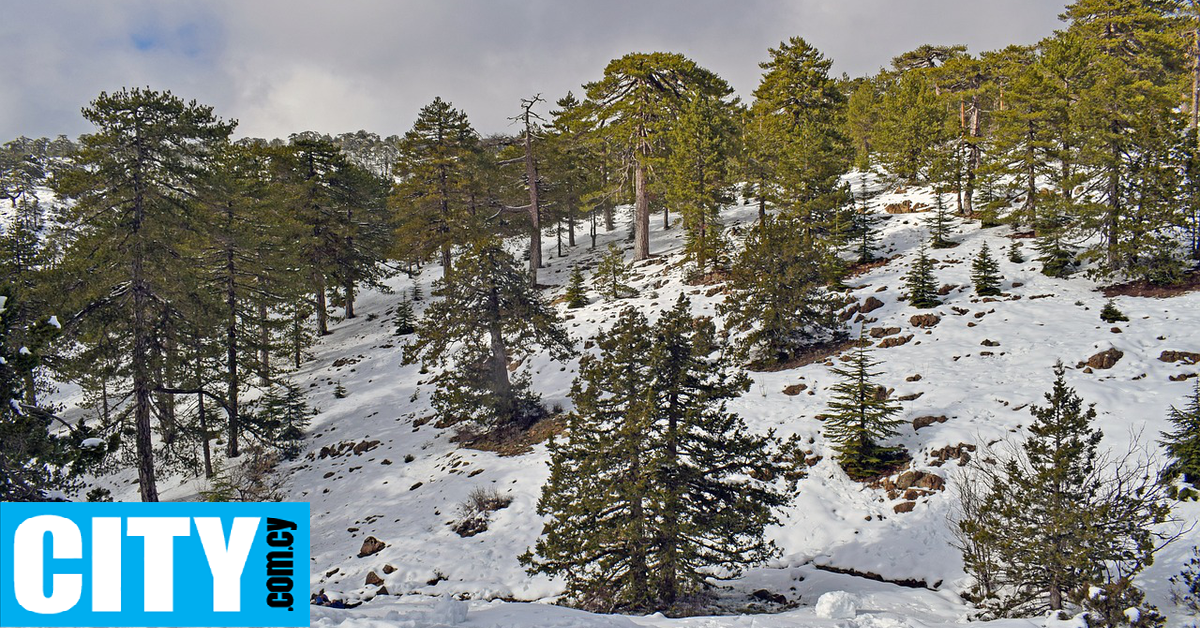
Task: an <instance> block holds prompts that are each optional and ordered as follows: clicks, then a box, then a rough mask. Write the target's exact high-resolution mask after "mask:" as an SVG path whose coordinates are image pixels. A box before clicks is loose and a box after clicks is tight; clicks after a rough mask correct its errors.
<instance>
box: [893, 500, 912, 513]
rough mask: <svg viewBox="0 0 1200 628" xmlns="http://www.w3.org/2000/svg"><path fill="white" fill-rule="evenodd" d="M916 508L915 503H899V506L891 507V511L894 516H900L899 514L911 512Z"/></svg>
mask: <svg viewBox="0 0 1200 628" xmlns="http://www.w3.org/2000/svg"><path fill="white" fill-rule="evenodd" d="M916 507H917V502H900V503H899V504H896V505H895V506H892V510H893V511H894V512H895V513H896V514H900V513H904V512H912V511H913V508H916Z"/></svg>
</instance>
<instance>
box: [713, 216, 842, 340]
mask: <svg viewBox="0 0 1200 628" xmlns="http://www.w3.org/2000/svg"><path fill="white" fill-rule="evenodd" d="M834 278H836V272H835V270H834V262H833V261H832V260H831V256H830V255H828V254H826V253H824V252H823V251H821V250H818V249H816V248H814V246H813V244H812V243H811V242H809V241H808V240H807V239H806V238H805V236H804V230H803V228H802V226H801V225H799V224H797V221H795V220H792V219H787V218H783V217H774V218H771V219H769V220H767V221H766V222H765V223H763V222H760V223H756V224H755V225H754V226H753V227H752V228H751V231H750V233H749V234H748V235H747V236H746V240H745V242H744V245H743V248H742V251H741V252H740V253H739V254H738V256H737V258H736V259H735V261H734V263H733V266H732V268H731V269H730V281H729V284H728V285H729V287H730V290H731V294H730V295H729V296H728V297H727V298H726V299H725V301H724V303H722V304H721V306H720V311H721V313H722V314H723V315H724V316H725V317H726V324H727V325H728V327H729V329H730V330H733V331H736V332H738V333H742V334H745V335H744V337H743V343H744V345H745V347H746V348H747V349H748V350H749V353H750V355H751V357H752V358H753V359H755V360H761V361H762V362H765V363H768V364H780V363H784V362H787V361H788V360H790V359H792V358H793V357H795V356H796V355H797V354H798V353H799V352H800V351H802V350H803V349H804V348H805V347H806V346H808V345H811V344H814V343H819V342H825V341H829V340H836V339H839V338H841V337H842V335H843V330H842V324H841V322H839V321H838V319H837V317H836V316H835V315H834V299H833V296H832V295H831V294H830V292H829V291H828V289H827V288H826V284H827V283H828V282H829V281H830V280H831V279H834Z"/></svg>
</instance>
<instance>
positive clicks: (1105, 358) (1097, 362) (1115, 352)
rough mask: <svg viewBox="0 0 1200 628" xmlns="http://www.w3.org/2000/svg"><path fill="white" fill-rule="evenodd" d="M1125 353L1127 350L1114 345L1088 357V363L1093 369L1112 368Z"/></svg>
mask: <svg viewBox="0 0 1200 628" xmlns="http://www.w3.org/2000/svg"><path fill="white" fill-rule="evenodd" d="M1124 355H1125V352H1123V351H1121V350H1120V349H1117V348H1115V347H1113V348H1110V349H1108V350H1106V351H1101V352H1100V353H1097V354H1096V355H1093V356H1092V357H1090V358H1088V361H1087V365H1088V366H1089V367H1091V368H1093V369H1110V368H1112V367H1113V366H1114V365H1115V364H1116V363H1117V361H1118V360H1120V359H1121V357H1122V356H1124Z"/></svg>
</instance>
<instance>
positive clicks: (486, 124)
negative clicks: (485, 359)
mask: <svg viewBox="0 0 1200 628" xmlns="http://www.w3.org/2000/svg"><path fill="white" fill-rule="evenodd" d="M0 6H2V8H3V15H4V19H3V20H0V58H3V59H4V63H3V64H0V84H2V85H3V86H4V87H3V90H2V91H0V138H4V139H7V138H11V137H15V136H17V135H21V134H24V135H53V134H57V133H66V134H68V135H76V134H78V133H81V132H86V131H87V130H88V126H87V124H86V122H85V121H84V120H83V119H82V118H81V117H80V115H79V108H80V107H82V106H84V105H86V104H87V102H88V101H89V100H91V99H92V98H94V97H95V95H96V94H98V93H99V92H100V91H101V90H114V89H119V88H121V87H124V86H135V85H149V86H151V87H154V88H156V89H170V90H172V91H173V92H175V93H176V94H178V95H180V96H183V97H186V98H195V99H197V100H199V101H201V102H203V103H205V104H210V105H213V106H214V107H216V109H217V112H218V113H219V114H220V115H222V116H224V117H230V118H237V119H239V121H240V127H239V131H238V132H239V134H240V135H252V136H265V137H278V136H286V135H287V134H288V133H291V132H295V131H301V130H319V131H324V132H330V133H338V132H342V131H350V130H357V129H359V128H366V129H369V130H373V131H376V132H378V133H380V134H384V135H387V134H392V133H400V132H403V131H404V129H406V128H407V127H408V126H409V125H410V124H411V123H412V120H413V118H414V117H415V115H416V112H417V110H418V109H419V108H420V107H421V106H423V105H424V104H426V103H428V102H429V101H430V100H432V99H433V97H434V96H439V95H440V96H442V97H443V98H445V99H447V100H449V101H451V102H453V103H455V105H457V106H458V107H460V108H462V109H464V110H466V111H467V113H468V114H469V115H470V116H471V119H472V121H473V122H474V124H475V125H476V127H477V128H479V129H480V130H481V131H482V132H496V131H503V130H505V129H506V128H507V125H508V123H507V120H506V118H507V117H508V116H509V115H512V113H514V112H515V110H516V108H517V103H518V101H519V99H520V98H521V97H523V96H529V95H532V94H534V93H539V92H540V93H542V94H544V95H545V97H547V98H557V97H559V96H561V95H563V94H565V93H566V91H567V90H570V89H573V90H575V91H576V92H577V93H578V92H579V91H580V85H581V84H582V83H584V82H587V81H591V80H595V79H597V78H599V77H600V75H601V73H602V71H603V68H604V65H605V64H606V63H607V62H608V60H609V59H612V58H614V57H616V56H620V55H621V54H624V53H626V52H631V51H651V50H669V51H675V52H681V53H683V54H685V55H687V56H689V57H691V58H693V59H695V60H696V61H697V62H698V63H700V64H702V65H704V66H706V67H708V68H710V69H712V70H714V71H716V72H717V73H718V74H720V75H721V76H723V77H725V78H726V80H728V81H729V82H730V83H731V84H732V85H733V86H734V88H735V89H737V90H738V92H739V94H741V95H742V96H743V97H748V96H749V95H750V92H752V91H753V89H754V87H755V85H756V84H757V82H758V77H759V68H758V65H757V64H758V63H759V62H760V61H762V60H763V59H764V58H765V57H766V50H767V48H768V47H769V46H775V45H777V44H778V43H779V42H780V41H781V40H783V39H786V38H787V37H790V36H794V35H799V36H801V37H804V38H806V39H808V40H809V41H810V42H811V43H812V44H813V45H815V46H817V47H818V48H820V49H821V50H822V51H824V52H825V54H826V55H827V56H829V57H830V58H832V59H833V60H834V70H835V71H836V72H847V73H849V74H851V75H859V74H865V73H871V72H874V71H875V70H877V69H878V68H879V67H881V66H884V65H887V63H888V61H889V60H890V59H891V57H892V56H894V55H896V54H898V53H900V52H903V51H905V50H909V49H911V48H914V47H916V46H917V45H919V44H921V43H927V42H940V43H965V44H968V45H969V46H970V47H971V49H972V50H973V51H976V52H978V51H982V50H988V49H992V48H997V47H1001V46H1004V45H1006V44H1008V43H1032V42H1035V41H1037V40H1038V39H1041V38H1042V37H1045V36H1047V35H1049V34H1050V33H1051V32H1052V30H1053V29H1055V28H1057V27H1058V24H1059V23H1058V21H1057V19H1056V15H1057V14H1058V13H1060V12H1061V11H1062V6H1061V5H1057V4H1055V3H1053V2H1046V0H1005V1H999V2H998V1H995V0H993V1H987V0H908V1H898V0H857V1H854V0H842V1H837V0H805V1H787V0H744V1H741V2H720V1H716V0H641V1H635V0H617V1H612V2H598V1H591V2H589V1H585V0H531V1H518V0H491V1H489V0H443V1H422V2H412V1H401V2H383V1H369V0H341V1H338V2H328V1H322V0H259V1H247V0H219V1H211V2H201V1H197V0H182V1H176V2H170V3H163V2H152V1H151V0H120V1H114V2H86V3H84V2H67V1H65V0H41V1H39V2H18V1H17V0H0ZM139 48H141V49H139Z"/></svg>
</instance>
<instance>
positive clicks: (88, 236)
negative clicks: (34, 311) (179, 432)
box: [55, 89, 234, 501]
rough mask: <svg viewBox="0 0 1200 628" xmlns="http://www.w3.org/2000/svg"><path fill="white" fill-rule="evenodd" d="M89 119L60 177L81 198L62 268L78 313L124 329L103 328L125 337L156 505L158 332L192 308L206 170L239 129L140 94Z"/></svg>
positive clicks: (111, 100) (108, 100)
mask: <svg viewBox="0 0 1200 628" xmlns="http://www.w3.org/2000/svg"><path fill="white" fill-rule="evenodd" d="M84 117H85V118H87V119H88V120H89V121H90V122H92V123H93V124H94V125H96V127H97V130H96V132H95V133H93V134H90V135H85V136H83V137H82V138H81V142H82V145H83V147H82V148H81V150H80V153H79V154H78V156H77V157H76V158H75V161H76V163H77V165H78V167H77V168H75V169H72V170H70V171H68V172H66V173H63V175H61V176H58V177H55V185H56V187H57V191H58V193H59V195H60V196H62V197H64V198H70V199H73V200H74V201H75V202H74V204H73V206H72V207H71V208H70V210H69V215H68V216H67V217H66V218H67V222H68V223H71V224H72V225H73V226H74V228H75V229H76V230H77V237H76V238H75V239H74V240H73V241H72V242H71V244H70V247H69V249H68V250H67V252H66V254H65V257H66V259H65V260H64V264H66V265H68V266H70V267H71V268H72V271H71V275H72V276H74V277H77V278H80V279H79V280H77V281H76V283H75V284H74V285H72V286H71V287H70V289H69V292H70V293H71V297H72V298H73V299H76V300H78V301H79V302H80V309H84V308H85V307H86V308H89V309H92V310H95V309H96V308H106V307H107V308H115V309H116V310H117V311H119V312H120V315H119V316H116V317H115V319H116V320H117V322H118V324H119V325H120V327H119V328H118V329H114V328H113V327H111V326H109V328H108V330H107V331H110V332H114V333H117V334H119V337H120V340H119V342H120V346H121V349H120V351H121V354H122V355H123V356H124V360H125V361H126V364H128V367H129V368H128V373H129V383H130V385H131V387H132V391H131V394H132V397H131V401H132V405H133V419H134V420H133V424H134V430H135V447H136V450H137V459H138V483H139V486H140V489H141V497H142V500H143V501H157V500H158V490H157V486H156V482H155V471H154V453H153V447H152V440H151V418H152V415H154V414H161V413H159V412H157V411H156V409H155V407H154V405H155V404H154V401H153V395H154V394H155V389H156V388H157V387H158V382H156V381H155V380H156V377H155V375H156V373H157V372H158V371H159V369H160V366H161V364H162V359H163V352H162V351H161V350H159V349H158V347H159V346H160V345H159V341H160V340H161V338H159V337H158V335H159V334H158V333H157V332H156V329H157V328H159V327H160V324H159V323H158V321H162V320H164V319H165V320H170V319H171V318H173V317H174V316H176V314H175V312H179V311H186V310H187V309H188V307H187V300H188V296H187V290H188V287H190V286H194V285H196V278H195V277H194V276H193V274H192V273H191V271H192V268H191V265H190V264H189V263H188V261H187V260H189V258H190V257H191V256H192V255H193V254H194V251H192V250H189V247H188V245H189V244H191V243H192V238H191V237H189V234H190V233H192V232H193V227H194V225H193V224H192V223H193V221H194V220H195V218H196V216H197V208H196V204H195V199H196V198H198V197H199V194H198V192H199V189H200V188H202V187H203V185H204V183H205V179H206V173H205V171H204V167H205V165H206V164H208V163H209V162H210V161H211V160H212V158H213V157H214V155H215V153H216V151H217V149H218V148H219V147H220V146H221V145H222V144H224V143H225V142H226V141H228V138H229V135H230V133H231V132H232V130H233V127H234V125H233V124H232V123H226V122H222V121H221V120H219V119H218V118H216V117H215V116H213V114H212V108H211V107H205V106H201V105H197V104H196V103H195V102H191V103H186V102H184V101H182V100H180V99H179V98H177V97H175V96H173V95H172V94H171V93H170V92H165V93H160V92H154V91H150V90H142V89H134V90H127V91H121V92H117V93H114V94H107V93H102V94H101V95H100V96H99V97H98V98H97V99H96V100H95V101H93V102H92V104H91V106H90V107H88V108H87V109H85V110H84ZM181 260H183V261H181ZM98 322H101V321H100V319H99V317H92V318H91V319H90V320H89V321H87V322H85V323H84V325H85V326H87V325H88V324H92V323H98ZM103 322H104V323H110V322H112V321H111V320H105V321H103ZM160 418H161V416H160Z"/></svg>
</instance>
